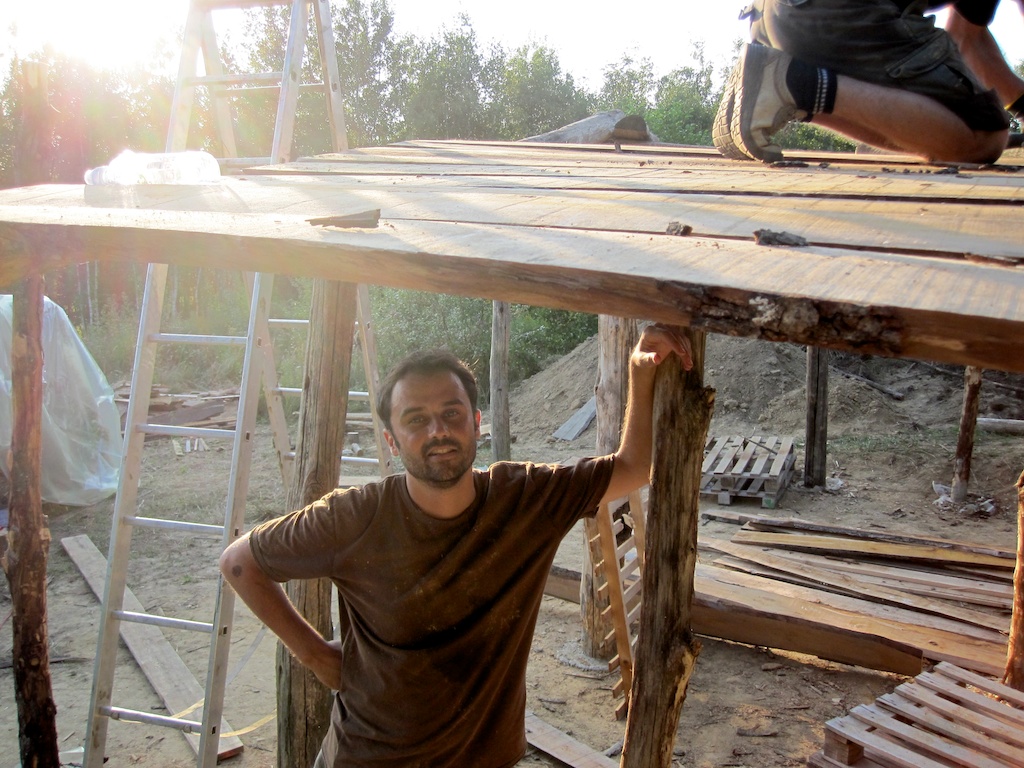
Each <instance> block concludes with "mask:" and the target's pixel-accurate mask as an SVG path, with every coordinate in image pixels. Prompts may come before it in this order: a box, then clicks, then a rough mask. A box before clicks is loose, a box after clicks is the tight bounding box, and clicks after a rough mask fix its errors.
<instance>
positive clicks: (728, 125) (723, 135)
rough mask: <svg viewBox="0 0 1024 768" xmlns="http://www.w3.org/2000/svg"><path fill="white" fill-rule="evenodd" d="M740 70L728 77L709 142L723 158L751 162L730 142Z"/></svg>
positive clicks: (748, 156) (736, 69) (734, 71)
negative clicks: (712, 143)
mask: <svg viewBox="0 0 1024 768" xmlns="http://www.w3.org/2000/svg"><path fill="white" fill-rule="evenodd" d="M739 72H740V68H739V67H738V66H737V67H735V68H734V69H733V71H732V74H731V75H730V76H729V81H728V82H727V83H726V84H725V91H724V92H723V93H722V101H721V102H719V104H718V112H716V113H715V123H714V125H713V126H712V127H711V141H712V142H714V145H715V146H716V147H717V148H718V151H719V152H721V153H722V154H723V155H724V156H725V157H727V158H729V159H730V160H753V159H754V158H752V157H751V156H750V155H748V154H746V153H745V152H744V151H743V150H742V149H740V148H739V147H737V146H736V142H734V141H733V140H732V113H733V109H734V107H735V105H736V83H737V82H738V81H739Z"/></svg>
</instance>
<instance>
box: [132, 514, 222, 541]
mask: <svg viewBox="0 0 1024 768" xmlns="http://www.w3.org/2000/svg"><path fill="white" fill-rule="evenodd" d="M124 521H125V522H126V523H128V524H129V525H137V526H139V527H140V528H162V529H164V530H170V531H181V532H182V533H195V534H198V535H199V536H214V537H217V538H220V537H222V536H223V535H224V526H223V525H208V524H207V523H183V522H181V521H180V520H161V519H159V518H156V517H134V516H126V517H125V518H124Z"/></svg>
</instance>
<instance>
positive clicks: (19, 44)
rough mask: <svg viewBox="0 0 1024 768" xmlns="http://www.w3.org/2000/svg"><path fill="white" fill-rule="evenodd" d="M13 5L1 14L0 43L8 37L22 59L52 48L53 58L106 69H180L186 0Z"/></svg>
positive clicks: (79, 0)
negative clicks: (69, 59)
mask: <svg viewBox="0 0 1024 768" xmlns="http://www.w3.org/2000/svg"><path fill="white" fill-rule="evenodd" d="M5 4H6V3H5ZM10 5H17V6H18V7H16V8H10V7H8V9H6V10H2V11H0V24H2V25H3V28H2V36H0V39H3V38H6V39H7V41H8V45H10V46H11V47H12V48H13V51H14V53H16V54H17V55H18V56H31V55H34V54H36V53H38V52H39V51H40V50H41V49H45V48H49V50H50V51H52V52H53V53H54V54H57V55H63V56H67V57H70V58H76V59H80V60H81V61H83V62H85V63H87V64H89V65H90V66H93V67H96V68H99V69H108V70H109V69H119V70H124V69H147V70H166V69H167V68H168V67H171V68H174V67H176V65H177V59H176V58H175V57H176V54H177V50H176V49H177V47H178V46H179V45H180V34H181V29H182V28H183V27H184V25H185V16H186V14H187V12H188V2H187V0H141V1H140V0H93V1H92V2H88V1H84V0H51V2H48V3H42V2H37V3H34V4H29V3H24V4H23V3H20V2H19V3H17V4H15V3H13V2H12V3H10ZM12 25H14V35H13V38H12V37H11V35H10V33H11V27H12Z"/></svg>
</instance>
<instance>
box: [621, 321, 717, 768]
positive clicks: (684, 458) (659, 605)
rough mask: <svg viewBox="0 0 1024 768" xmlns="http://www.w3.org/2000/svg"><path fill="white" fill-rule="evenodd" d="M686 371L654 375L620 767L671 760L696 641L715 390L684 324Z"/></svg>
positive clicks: (664, 766)
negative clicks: (642, 560) (638, 592)
mask: <svg viewBox="0 0 1024 768" xmlns="http://www.w3.org/2000/svg"><path fill="white" fill-rule="evenodd" d="M684 332H685V333H686V334H687V335H688V336H689V337H690V343H691V347H692V357H693V368H692V370H690V371H685V372H684V371H683V369H682V366H681V365H680V364H679V361H678V360H677V359H676V358H671V359H669V360H666V361H665V362H664V363H662V364H661V366H659V368H658V371H657V374H656V377H655V382H656V386H655V401H654V415H655V421H654V423H655V425H656V429H657V434H656V437H655V440H654V469H653V472H652V477H651V492H650V500H649V508H648V513H647V514H648V523H647V547H646V552H647V554H646V563H647V567H646V568H645V569H644V575H643V595H644V609H643V613H642V614H641V617H640V634H639V641H638V647H637V652H636V662H635V663H636V666H635V669H634V675H633V687H632V691H631V693H630V705H629V716H628V719H627V721H626V736H625V741H624V745H623V752H622V767H623V768H656V767H658V766H660V767H661V768H668V766H670V765H672V748H673V745H674V743H675V734H676V728H677V727H678V725H679V714H680V712H681V710H682V706H683V701H684V700H685V698H686V687H687V684H688V682H689V679H690V675H691V674H692V672H693V668H694V664H695V662H696V659H697V654H698V653H699V652H700V642H699V641H698V640H697V638H696V636H695V635H694V634H693V627H692V623H691V605H692V602H693V593H694V567H695V566H696V562H697V520H698V518H699V515H700V508H699V502H700V479H701V464H702V463H703V458H704V444H705V442H706V441H707V432H708V426H709V425H710V423H711V412H712V410H713V407H714V402H715V393H714V390H713V389H710V388H706V387H705V386H704V346H705V338H704V334H702V333H700V332H695V331H692V330H690V329H686V330H685V331H684Z"/></svg>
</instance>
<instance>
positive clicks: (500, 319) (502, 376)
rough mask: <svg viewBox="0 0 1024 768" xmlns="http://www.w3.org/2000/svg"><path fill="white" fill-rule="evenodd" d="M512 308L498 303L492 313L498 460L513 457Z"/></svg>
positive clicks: (493, 410)
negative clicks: (510, 396)
mask: <svg viewBox="0 0 1024 768" xmlns="http://www.w3.org/2000/svg"><path fill="white" fill-rule="evenodd" d="M510 307H511V305H510V304H509V303H508V302H507V301H495V302H494V303H493V307H492V312H491V314H492V319H491V451H492V456H493V458H494V461H509V460H510V459H511V458H512V436H511V433H510V429H509V400H508V394H509V393H508V347H509V339H510V337H511V330H512V316H511V312H510Z"/></svg>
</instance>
